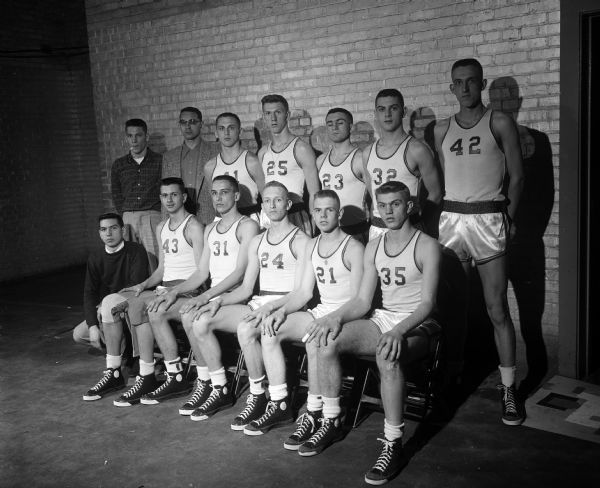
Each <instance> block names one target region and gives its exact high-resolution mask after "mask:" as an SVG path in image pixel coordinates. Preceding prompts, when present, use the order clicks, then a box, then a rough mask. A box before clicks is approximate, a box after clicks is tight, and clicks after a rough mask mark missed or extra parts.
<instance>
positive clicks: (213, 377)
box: [209, 368, 227, 386]
mask: <svg viewBox="0 0 600 488" xmlns="http://www.w3.org/2000/svg"><path fill="white" fill-rule="evenodd" d="M209 375H210V381H211V382H212V385H213V386H224V385H225V384H226V383H227V377H226V376H225V368H220V369H217V370H216V371H210V372H209Z"/></svg>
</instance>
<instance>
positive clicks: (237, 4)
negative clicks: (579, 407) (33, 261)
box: [86, 0, 559, 333]
mask: <svg viewBox="0 0 600 488" xmlns="http://www.w3.org/2000/svg"><path fill="white" fill-rule="evenodd" d="M86 8H87V18H88V32H89V42H90V58H91V63H92V77H93V81H94V101H95V105H96V122H97V126H98V134H99V137H98V139H99V144H100V165H101V170H102V177H103V185H104V188H103V195H104V205H105V207H106V208H110V207H111V201H110V192H109V186H108V172H109V170H110V165H111V163H112V161H113V160H114V159H115V158H116V157H117V156H119V155H121V154H123V153H125V151H126V146H125V144H124V142H123V129H122V124H123V122H124V120H125V119H127V118H129V117H134V116H135V117H137V116H139V117H143V118H145V119H146V120H147V121H148V122H149V126H150V130H151V132H152V134H153V141H154V143H155V147H157V148H158V149H164V147H172V146H173V145H175V144H177V143H178V141H179V136H178V128H177V125H176V123H175V122H176V119H177V116H178V109H179V108H181V107H183V106H185V105H197V106H198V107H200V108H201V109H202V110H203V112H204V114H205V119H206V120H207V122H208V124H207V126H206V127H205V129H204V133H205V135H206V136H207V137H211V134H210V132H211V127H210V126H211V123H212V124H214V117H215V116H216V115H217V114H218V113H219V112H221V111H235V112H236V113H237V114H239V116H240V118H241V120H242V125H243V127H244V138H245V144H247V145H248V146H250V147H256V141H254V140H253V134H255V133H259V134H260V129H261V125H260V105H259V100H260V97H261V96H262V95H263V94H265V93H270V92H277V93H281V94H283V95H285V96H286V97H288V99H289V100H290V103H291V107H292V110H293V115H294V117H295V119H294V124H295V125H294V126H293V130H294V131H295V132H298V133H300V134H301V135H303V136H305V137H306V138H308V137H309V136H310V135H311V134H314V135H313V138H312V140H313V141H314V142H315V145H317V146H318V145H319V141H322V137H319V134H320V133H322V127H323V125H324V116H325V114H326V112H327V110H328V109H329V108H330V107H331V106H334V105H342V106H344V107H346V108H348V109H349V110H351V111H352V112H353V113H354V115H355V120H357V121H359V122H360V131H358V132H357V133H356V134H355V135H354V138H355V140H357V141H359V142H363V143H364V142H365V141H366V140H368V139H369V137H371V136H370V135H369V134H370V133H372V132H373V130H374V129H375V130H376V128H374V127H373V101H374V100H373V97H374V95H375V94H376V93H377V91H378V90H380V89H381V88H384V87H397V88H400V89H401V90H402V92H403V94H404V96H405V99H406V104H407V106H408V108H409V114H408V116H407V118H406V119H405V124H406V128H407V129H409V128H410V129H412V131H413V133H414V134H415V135H416V136H417V137H425V136H426V134H427V133H428V131H427V130H426V129H427V125H428V124H429V123H430V122H432V121H435V120H437V119H441V118H444V117H447V116H449V115H450V114H452V113H453V112H454V111H455V110H456V108H457V105H456V103H455V99H454V97H453V96H452V95H451V93H450V92H449V90H448V84H449V68H450V66H451V64H452V62H453V60H456V59H457V58H460V57H470V56H474V57H477V58H478V59H479V60H480V61H481V62H482V64H483V65H484V67H485V75H486V77H487V78H488V80H489V82H490V84H493V87H492V88H493V89H492V90H491V91H490V92H487V91H486V93H485V94H484V98H485V101H486V103H487V102H488V101H489V97H490V96H491V97H492V102H493V103H494V105H495V106H496V107H498V108H502V109H504V110H507V111H510V112H512V113H514V114H515V115H516V116H517V118H518V123H519V124H520V125H521V126H523V127H524V128H522V130H521V131H522V134H523V147H524V148H525V149H527V148H528V150H529V151H530V152H531V148H532V147H536V144H537V145H538V147H541V146H544V147H545V148H547V149H548V150H549V151H550V152H545V153H544V155H545V159H544V161H539V159H540V158H537V159H534V160H533V162H532V161H530V162H529V163H528V167H529V173H533V174H537V172H538V171H541V169H538V167H539V168H542V167H543V168H544V171H545V173H544V174H546V175H548V174H549V176H550V177H549V179H547V180H545V181H546V182H547V185H546V186H547V187H548V186H549V187H550V188H549V192H546V194H545V195H547V194H550V198H551V200H550V205H549V207H550V208H549V209H546V208H545V207H544V208H542V207H543V206H542V205H541V204H539V205H538V204H537V202H536V198H532V199H531V200H533V202H530V203H531V205H532V207H531V208H532V209H533V211H534V212H537V214H539V219H540V220H543V219H546V218H547V217H549V224H548V226H547V227H546V228H545V234H544V241H545V258H544V257H542V261H544V259H545V275H546V280H545V291H544V290H542V293H545V298H544V301H545V305H544V310H545V312H544V326H545V330H546V332H548V333H556V330H557V329H556V328H557V321H558V319H557V306H558V269H557V266H558V261H557V258H558V206H557V202H558V192H556V194H555V195H554V194H553V193H552V188H551V187H552V183H554V186H555V187H556V188H557V189H558V151H559V144H558V142H559V141H558V129H559V111H558V104H559V99H558V97H559V1H558V0H542V1H526V0H523V1H516V0H472V1H471V0H469V1H452V0H423V1H420V2H415V1H410V0H403V1H398V0H380V1H375V0H372V1H369V0H352V1H337V0H295V1H285V2H284V1H275V0H255V1H220V2H219V1H216V0H215V1H211V0H205V1H202V2H198V1H191V0H168V1H167V0H163V1H149V0H128V1H113V2H104V1H102V0H87V2H86ZM494 82H495V83H494ZM488 93H489V94H488ZM296 122H297V123H296ZM526 128H529V129H532V131H528V130H527V129H526ZM531 134H533V136H532V135H531ZM319 149H320V148H319ZM536 150H537V149H536ZM538 152H543V151H538ZM546 163H547V164H546ZM546 170H547V171H546ZM534 187H535V185H532V186H531V187H530V189H531V188H534ZM534 189H535V188H534ZM553 196H555V201H554V207H552V198H553ZM544 212H546V213H544ZM537 214H536V215H537ZM542 272H544V270H542ZM510 300H511V306H512V308H514V307H515V300H514V295H513V294H512V292H511V294H510ZM513 315H514V316H516V315H515V314H514V313H513Z"/></svg>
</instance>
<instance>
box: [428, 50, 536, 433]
mask: <svg viewBox="0 0 600 488" xmlns="http://www.w3.org/2000/svg"><path fill="white" fill-rule="evenodd" d="M451 75H452V83H451V85H450V90H451V91H452V93H453V94H454V96H455V97H456V99H457V100H458V103H459V106H460V110H459V112H458V113H457V114H456V115H454V116H453V117H450V118H449V119H445V120H443V121H441V122H439V123H438V124H437V125H436V127H435V129H434V135H435V144H436V148H437V151H438V154H439V156H440V161H441V163H442V167H443V171H444V180H445V185H446V195H445V201H444V211H443V212H442V215H441V217H440V237H439V240H440V243H441V244H442V246H443V248H444V251H446V252H447V253H448V254H449V255H450V256H453V257H455V258H458V259H459V260H460V261H461V263H462V265H463V269H464V271H465V273H467V274H468V272H469V269H470V265H471V261H474V262H475V264H476V265H477V270H478V272H479V276H480V278H481V284H482V287H483V295H484V298H485V303H486V307H487V311H488V315H489V317H490V320H491V322H492V324H493V326H494V338H495V341H496V348H497V350H498V355H499V357H500V365H499V369H500V376H501V381H502V384H501V385H500V386H499V389H501V390H502V421H503V422H504V423H505V424H507V425H520V424H521V423H522V422H523V420H524V419H525V412H524V409H523V406H522V404H521V403H520V402H519V401H518V400H517V398H516V390H515V354H516V351H515V348H516V346H515V329H514V326H513V323H512V320H511V318H510V311H509V309H508V301H507V297H506V289H507V272H506V248H507V241H508V240H509V238H510V236H511V235H512V234H513V233H514V232H515V227H514V225H512V226H511V222H512V218H513V217H514V215H515V212H516V209H517V206H518V204H519V198H520V196H521V192H522V189H523V161H522V156H521V146H520V142H519V135H518V131H517V128H516V126H515V123H514V121H513V119H512V118H511V117H510V116H508V115H506V114H504V113H502V112H497V111H493V110H491V109H489V108H486V107H485V106H484V105H483V102H482V100H481V92H482V91H483V90H484V89H485V87H486V84H487V80H485V79H484V78H483V68H482V67H481V64H480V63H479V61H477V60H476V59H461V60H459V61H456V62H455V63H454V65H453V66H452V71H451ZM505 178H508V179H509V181H508V189H507V192H506V195H504V194H503V192H502V189H503V186H504V182H505ZM465 302H466V300H465ZM465 312H466V311H465Z"/></svg>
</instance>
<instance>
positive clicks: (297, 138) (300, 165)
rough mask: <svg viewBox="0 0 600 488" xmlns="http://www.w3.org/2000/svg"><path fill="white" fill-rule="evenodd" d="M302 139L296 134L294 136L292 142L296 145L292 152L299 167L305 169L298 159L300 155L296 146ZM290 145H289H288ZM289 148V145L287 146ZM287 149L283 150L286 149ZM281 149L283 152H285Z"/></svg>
mask: <svg viewBox="0 0 600 488" xmlns="http://www.w3.org/2000/svg"><path fill="white" fill-rule="evenodd" d="M299 140H300V138H299V137H298V136H296V137H295V138H294V140H293V141H292V142H290V144H291V145H293V146H294V147H293V148H292V154H293V155H294V160H295V161H296V164H297V165H298V167H299V168H300V169H301V170H302V171H304V168H303V166H302V163H301V162H300V160H299V159H298V156H297V155H296V146H297V144H298V141H299ZM288 147H289V146H288ZM285 149H287V147H286V148H285ZM285 149H284V150H283V151H285ZM283 151H281V152H283Z"/></svg>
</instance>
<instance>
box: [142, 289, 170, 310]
mask: <svg viewBox="0 0 600 488" xmlns="http://www.w3.org/2000/svg"><path fill="white" fill-rule="evenodd" d="M176 301H177V293H174V292H173V291H169V292H167V293H163V294H162V295H158V296H157V297H156V298H155V299H154V300H152V301H151V302H150V303H148V312H158V309H159V307H160V306H161V304H162V305H163V308H164V310H169V307H170V306H171V305H173V304H174V303H175V302H176Z"/></svg>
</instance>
